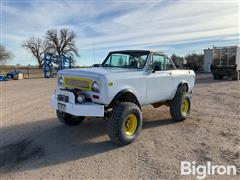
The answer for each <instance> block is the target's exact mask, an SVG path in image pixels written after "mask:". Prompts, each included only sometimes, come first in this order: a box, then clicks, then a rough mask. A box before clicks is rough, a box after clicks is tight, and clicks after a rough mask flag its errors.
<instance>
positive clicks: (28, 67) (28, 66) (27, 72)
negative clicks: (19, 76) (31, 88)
mask: <svg viewBox="0 0 240 180" xmlns="http://www.w3.org/2000/svg"><path fill="white" fill-rule="evenodd" d="M29 68H30V64H29V65H28V67H27V74H28V79H29Z"/></svg>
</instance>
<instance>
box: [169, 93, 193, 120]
mask: <svg viewBox="0 0 240 180" xmlns="http://www.w3.org/2000/svg"><path fill="white" fill-rule="evenodd" d="M190 110H191V99H190V96H189V95H188V94H187V92H186V91H183V90H182V89H181V88H180V89H179V90H178V91H177V93H176V95H175V97H174V98H173V100H172V101H171V104H170V113H171V116H172V118H173V120H175V121H183V120H185V119H187V117H188V115H189V114H190Z"/></svg>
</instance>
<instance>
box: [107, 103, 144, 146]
mask: <svg viewBox="0 0 240 180" xmlns="http://www.w3.org/2000/svg"><path fill="white" fill-rule="evenodd" d="M107 129H108V135H109V137H110V139H111V140H112V141H113V143H115V144H118V145H127V144H129V143H131V142H133V141H134V140H135V139H136V138H137V136H138V135H139V133H140V131H141V129H142V113H141V110H140V109H139V107H138V106H137V105H136V104H134V103H130V102H122V103H120V104H118V105H116V106H115V107H113V110H112V112H111V114H110V116H109V118H108V119H107Z"/></svg>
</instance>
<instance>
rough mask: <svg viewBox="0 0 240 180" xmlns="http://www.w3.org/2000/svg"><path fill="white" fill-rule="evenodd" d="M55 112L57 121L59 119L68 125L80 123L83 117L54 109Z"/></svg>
mask: <svg viewBox="0 0 240 180" xmlns="http://www.w3.org/2000/svg"><path fill="white" fill-rule="evenodd" d="M56 113H57V117H58V119H59V121H61V122H62V123H64V124H66V125H68V126H74V125H78V124H81V123H82V122H83V121H84V119H85V117H83V116H79V117H76V116H73V115H71V114H68V113H65V112H61V111H58V110H57V111H56Z"/></svg>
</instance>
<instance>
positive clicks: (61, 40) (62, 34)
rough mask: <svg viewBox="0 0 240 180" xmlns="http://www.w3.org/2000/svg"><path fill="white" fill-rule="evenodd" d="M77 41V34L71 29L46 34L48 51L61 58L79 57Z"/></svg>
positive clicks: (51, 31)
mask: <svg viewBox="0 0 240 180" xmlns="http://www.w3.org/2000/svg"><path fill="white" fill-rule="evenodd" d="M75 39H76V33H75V32H74V31H70V30H69V29H61V30H60V31H59V32H58V31H57V30H56V29H52V30H48V31H47V33H46V42H47V46H48V51H50V52H54V53H55V54H56V55H58V56H59V57H60V56H61V55H63V54H65V55H71V56H73V55H76V56H79V54H78V49H77V47H76V42H75Z"/></svg>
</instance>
